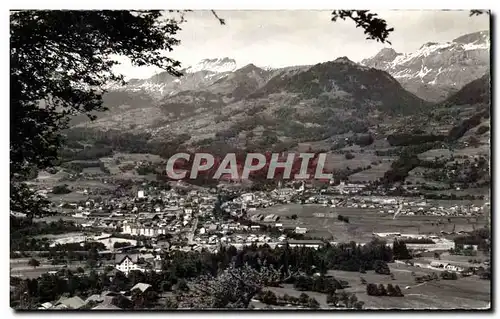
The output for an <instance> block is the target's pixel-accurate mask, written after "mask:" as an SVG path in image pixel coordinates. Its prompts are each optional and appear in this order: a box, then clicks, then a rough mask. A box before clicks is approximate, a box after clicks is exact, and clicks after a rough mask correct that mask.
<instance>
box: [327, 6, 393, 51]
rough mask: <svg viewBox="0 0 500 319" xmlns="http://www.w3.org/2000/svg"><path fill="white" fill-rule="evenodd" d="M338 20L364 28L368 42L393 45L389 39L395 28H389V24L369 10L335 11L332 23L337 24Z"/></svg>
mask: <svg viewBox="0 0 500 319" xmlns="http://www.w3.org/2000/svg"><path fill="white" fill-rule="evenodd" d="M337 19H342V20H346V19H351V20H352V21H354V22H355V23H356V27H357V28H358V27H361V28H363V30H364V33H365V34H366V35H367V38H366V39H367V40H376V41H377V42H382V43H385V42H387V43H389V44H391V42H389V41H388V40H387V38H388V37H389V33H391V32H392V31H394V28H389V27H388V25H387V22H386V21H385V20H384V19H380V18H378V17H377V14H376V13H370V12H369V10H334V11H333V12H332V21H333V22H335V21H337Z"/></svg>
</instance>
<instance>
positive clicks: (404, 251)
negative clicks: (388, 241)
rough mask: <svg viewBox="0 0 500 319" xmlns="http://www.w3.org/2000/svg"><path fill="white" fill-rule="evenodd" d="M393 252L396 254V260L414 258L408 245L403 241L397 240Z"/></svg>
mask: <svg viewBox="0 0 500 319" xmlns="http://www.w3.org/2000/svg"><path fill="white" fill-rule="evenodd" d="M392 251H393V254H394V259H411V258H412V256H411V254H410V252H409V251H408V248H406V244H405V243H404V242H403V241H401V240H397V239H395V240H394V242H393V246H392Z"/></svg>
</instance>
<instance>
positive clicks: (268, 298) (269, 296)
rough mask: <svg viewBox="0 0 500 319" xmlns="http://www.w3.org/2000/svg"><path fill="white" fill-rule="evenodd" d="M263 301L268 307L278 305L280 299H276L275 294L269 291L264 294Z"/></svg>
mask: <svg viewBox="0 0 500 319" xmlns="http://www.w3.org/2000/svg"><path fill="white" fill-rule="evenodd" d="M261 301H262V302H263V303H265V304H268V305H276V304H277V303H278V298H276V294H275V293H274V292H272V291H270V290H267V291H266V292H264V293H263V294H262V297H261Z"/></svg>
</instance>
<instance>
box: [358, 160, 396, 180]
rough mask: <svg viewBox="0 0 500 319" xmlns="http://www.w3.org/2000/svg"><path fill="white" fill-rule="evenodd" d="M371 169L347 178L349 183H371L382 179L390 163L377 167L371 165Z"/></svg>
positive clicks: (383, 163)
mask: <svg viewBox="0 0 500 319" xmlns="http://www.w3.org/2000/svg"><path fill="white" fill-rule="evenodd" d="M371 166H372V168H370V169H367V170H364V171H362V172H359V173H356V174H352V175H350V176H349V181H351V182H372V181H376V180H378V179H380V178H382V177H383V176H384V174H385V172H387V171H388V170H389V169H390V168H391V162H390V161H387V162H382V163H380V164H378V165H371Z"/></svg>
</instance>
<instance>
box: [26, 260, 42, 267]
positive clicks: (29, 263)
mask: <svg viewBox="0 0 500 319" xmlns="http://www.w3.org/2000/svg"><path fill="white" fill-rule="evenodd" d="M28 265H29V266H31V267H33V268H36V267H38V266H40V262H39V261H38V260H36V259H35V258H31V259H30V260H29V261H28Z"/></svg>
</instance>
